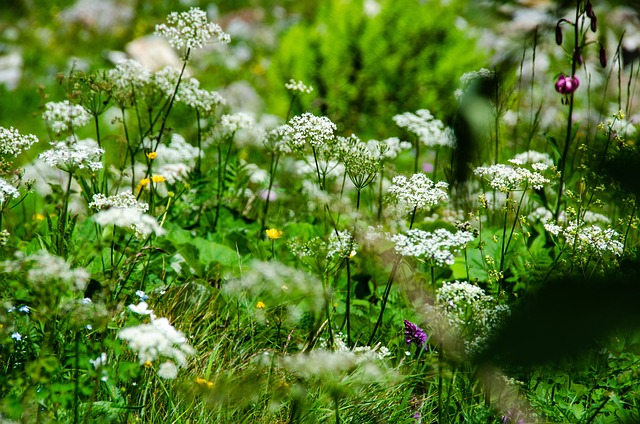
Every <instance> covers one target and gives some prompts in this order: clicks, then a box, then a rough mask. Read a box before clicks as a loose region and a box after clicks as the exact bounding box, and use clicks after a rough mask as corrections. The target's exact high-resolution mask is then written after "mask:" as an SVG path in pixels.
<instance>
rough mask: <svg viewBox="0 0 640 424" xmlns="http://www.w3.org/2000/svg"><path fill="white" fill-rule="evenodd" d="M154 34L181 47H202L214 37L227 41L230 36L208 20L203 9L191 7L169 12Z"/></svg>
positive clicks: (222, 41) (173, 45)
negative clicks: (186, 10) (185, 9)
mask: <svg viewBox="0 0 640 424" xmlns="http://www.w3.org/2000/svg"><path fill="white" fill-rule="evenodd" d="M155 34H156V35H158V36H160V37H164V38H166V39H167V41H169V44H170V45H171V46H172V47H174V48H178V49H181V48H183V47H185V48H187V49H196V48H202V47H204V45H205V44H206V42H207V41H208V40H209V39H211V38H213V37H216V38H217V39H218V41H219V42H221V43H225V44H227V43H229V42H230V41H231V37H230V36H229V34H226V33H225V32H224V31H223V30H222V28H220V26H219V25H218V24H215V23H213V22H209V21H208V19H207V14H206V12H205V11H203V10H201V9H198V8H196V7H192V8H191V9H189V11H188V12H181V13H177V12H171V13H170V14H169V16H167V24H161V25H156V32H155Z"/></svg>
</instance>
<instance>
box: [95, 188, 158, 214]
mask: <svg viewBox="0 0 640 424" xmlns="http://www.w3.org/2000/svg"><path fill="white" fill-rule="evenodd" d="M110 207H114V208H136V209H138V210H139V211H140V212H147V211H148V210H149V204H147V203H145V202H139V201H138V200H137V199H136V197H135V196H134V195H133V194H131V193H130V192H122V193H119V194H116V195H113V196H109V197H107V196H105V195H104V194H101V193H98V194H94V195H93V202H91V203H89V208H92V209H96V210H102V209H108V208H110Z"/></svg>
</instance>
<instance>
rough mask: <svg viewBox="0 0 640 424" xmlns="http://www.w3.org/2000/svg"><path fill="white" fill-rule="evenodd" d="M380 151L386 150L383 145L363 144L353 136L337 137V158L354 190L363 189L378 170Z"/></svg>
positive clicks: (379, 166)
mask: <svg viewBox="0 0 640 424" xmlns="http://www.w3.org/2000/svg"><path fill="white" fill-rule="evenodd" d="M382 149H386V147H385V145H383V144H376V145H373V144H372V143H363V142H362V141H360V139H359V138H358V137H356V136H355V135H351V136H350V137H337V143H336V151H337V156H338V158H339V159H340V161H342V163H343V164H344V167H345V170H346V171H347V174H348V175H349V178H350V179H351V181H352V182H353V184H354V185H355V186H356V188H359V189H362V188H364V187H365V186H366V185H368V184H369V183H370V182H371V181H372V180H373V178H374V177H375V175H376V173H377V172H378V171H379V170H380V168H381V166H382V163H381V161H380V157H382Z"/></svg>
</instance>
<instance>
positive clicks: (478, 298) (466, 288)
mask: <svg viewBox="0 0 640 424" xmlns="http://www.w3.org/2000/svg"><path fill="white" fill-rule="evenodd" d="M436 304H437V305H438V307H439V309H440V310H441V311H442V312H443V313H444V315H445V317H446V319H447V322H448V324H449V326H450V328H451V330H453V333H454V334H455V335H456V336H458V337H462V338H463V339H465V340H464V342H465V347H466V351H467V353H472V352H477V351H478V350H479V349H481V348H482V345H483V344H484V342H485V341H486V339H487V337H488V336H489V335H490V334H491V331H493V330H494V329H495V328H496V327H497V326H498V325H499V323H500V320H501V319H502V318H503V317H504V316H505V315H507V314H509V308H508V307H507V306H504V305H496V304H495V301H494V300H493V298H492V297H491V296H489V295H487V294H486V293H485V292H484V290H482V289H481V288H480V287H477V286H474V285H473V284H470V283H467V282H463V281H453V282H445V283H443V284H442V287H441V288H439V289H438V290H437V291H436Z"/></svg>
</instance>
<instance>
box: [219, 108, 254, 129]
mask: <svg viewBox="0 0 640 424" xmlns="http://www.w3.org/2000/svg"><path fill="white" fill-rule="evenodd" d="M254 123H255V120H254V119H253V117H251V115H248V114H246V113H243V112H238V113H235V114H233V115H222V117H220V126H221V128H222V132H223V133H225V134H233V133H235V132H236V131H239V130H243V129H247V128H251V127H252V126H253V125H254Z"/></svg>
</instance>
